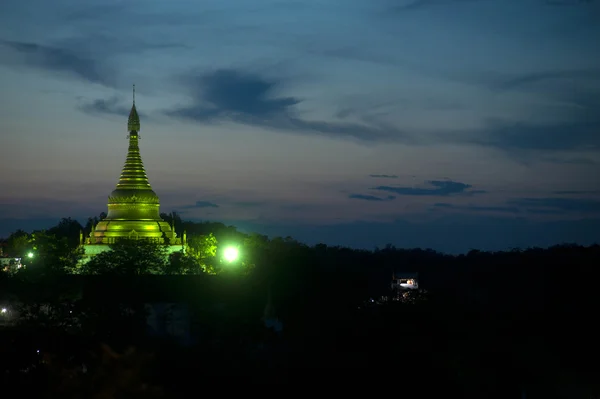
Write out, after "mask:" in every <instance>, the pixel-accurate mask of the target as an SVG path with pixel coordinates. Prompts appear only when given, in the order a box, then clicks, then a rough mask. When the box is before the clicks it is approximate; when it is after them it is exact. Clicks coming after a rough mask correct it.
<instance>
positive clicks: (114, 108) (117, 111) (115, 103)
mask: <svg viewBox="0 0 600 399" xmlns="http://www.w3.org/2000/svg"><path fill="white" fill-rule="evenodd" d="M78 108H79V110H80V111H82V112H85V113H88V114H91V115H99V114H108V115H118V116H123V117H127V115H129V112H130V111H131V104H129V105H124V104H123V103H122V102H121V100H119V98H118V97H111V98H109V99H106V100H105V99H102V98H99V99H96V100H94V101H91V102H85V103H83V104H81V105H79V107H78ZM138 114H139V115H140V117H141V118H144V119H146V118H147V117H148V116H147V115H146V114H144V113H143V112H139V111H138Z"/></svg>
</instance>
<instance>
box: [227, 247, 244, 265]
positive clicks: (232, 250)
mask: <svg viewBox="0 0 600 399" xmlns="http://www.w3.org/2000/svg"><path fill="white" fill-rule="evenodd" d="M239 255H240V253H239V251H238V249H237V248H236V247H227V248H225V250H224V251H223V257H224V258H225V260H226V261H227V262H229V263H231V262H234V261H235V260H236V259H237V258H238V257H239Z"/></svg>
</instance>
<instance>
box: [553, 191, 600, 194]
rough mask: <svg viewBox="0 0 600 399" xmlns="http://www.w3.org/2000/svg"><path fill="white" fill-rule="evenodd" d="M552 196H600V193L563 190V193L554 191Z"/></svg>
mask: <svg viewBox="0 0 600 399" xmlns="http://www.w3.org/2000/svg"><path fill="white" fill-rule="evenodd" d="M552 194H557V195H571V194H575V195H585V194H600V191H596V190H580V191H578V190H563V191H554V192H552Z"/></svg>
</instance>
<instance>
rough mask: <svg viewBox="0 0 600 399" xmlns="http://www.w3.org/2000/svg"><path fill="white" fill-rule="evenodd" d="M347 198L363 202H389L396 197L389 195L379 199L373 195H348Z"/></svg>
mask: <svg viewBox="0 0 600 399" xmlns="http://www.w3.org/2000/svg"><path fill="white" fill-rule="evenodd" d="M348 198H351V199H359V200H364V201H391V200H393V199H395V198H396V197H394V196H393V195H389V196H387V197H385V198H380V197H376V196H374V195H366V194H350V195H349V196H348Z"/></svg>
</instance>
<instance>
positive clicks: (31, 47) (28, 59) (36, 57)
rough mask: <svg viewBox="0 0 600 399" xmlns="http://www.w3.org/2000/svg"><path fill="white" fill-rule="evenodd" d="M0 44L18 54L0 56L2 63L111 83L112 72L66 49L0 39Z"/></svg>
mask: <svg viewBox="0 0 600 399" xmlns="http://www.w3.org/2000/svg"><path fill="white" fill-rule="evenodd" d="M0 45H2V47H4V48H5V49H10V50H13V52H15V53H17V54H18V55H17V57H14V56H10V54H5V55H4V56H3V57H1V58H2V59H3V60H4V63H11V62H12V63H14V64H17V65H27V66H30V67H34V68H39V69H44V70H47V71H52V72H58V73H64V74H67V75H71V76H74V77H77V78H79V79H83V80H85V81H88V82H92V83H98V84H101V85H104V86H112V85H113V82H112V79H111V76H112V74H111V73H109V72H108V71H107V70H106V69H105V68H104V67H102V66H101V65H100V64H99V63H98V62H96V61H94V60H92V59H90V58H86V57H82V56H80V55H78V54H76V53H74V52H72V51H69V50H67V49H63V48H57V47H49V46H44V45H40V44H36V43H30V42H18V41H9V40H1V41H0ZM3 52H4V51H3Z"/></svg>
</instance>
